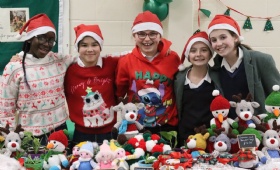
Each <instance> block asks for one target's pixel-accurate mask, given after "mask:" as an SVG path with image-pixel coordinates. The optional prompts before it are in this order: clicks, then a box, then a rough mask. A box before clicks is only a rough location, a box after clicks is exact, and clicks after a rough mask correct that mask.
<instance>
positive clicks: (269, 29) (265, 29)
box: [264, 19, 273, 32]
mask: <svg viewBox="0 0 280 170" xmlns="http://www.w3.org/2000/svg"><path fill="white" fill-rule="evenodd" d="M264 31H267V32H269V31H273V26H272V23H271V21H270V19H267V21H266V23H265V27H264Z"/></svg>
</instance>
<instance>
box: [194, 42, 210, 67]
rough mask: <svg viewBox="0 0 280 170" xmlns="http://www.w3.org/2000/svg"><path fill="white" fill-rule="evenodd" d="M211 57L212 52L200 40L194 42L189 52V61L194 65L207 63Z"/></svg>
mask: <svg viewBox="0 0 280 170" xmlns="http://www.w3.org/2000/svg"><path fill="white" fill-rule="evenodd" d="M211 57H212V53H211V51H210V49H209V47H208V46H207V45H206V44H205V43H203V42H201V41H198V42H196V43H194V44H193V45H192V47H191V49H190V52H189V61H190V62H191V63H192V64H193V65H194V66H204V65H207V64H208V61H209V60H210V59H211Z"/></svg>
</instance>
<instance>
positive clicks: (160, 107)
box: [131, 79, 172, 127]
mask: <svg viewBox="0 0 280 170" xmlns="http://www.w3.org/2000/svg"><path fill="white" fill-rule="evenodd" d="M131 90H132V91H134V92H135V93H136V92H137V89H136V83H135V81H133V83H132V87H131ZM137 93H138V96H139V98H140V101H141V102H142V103H143V104H144V105H145V107H144V108H143V109H140V110H139V111H138V113H139V115H140V116H141V117H140V120H139V122H140V123H141V124H143V126H144V127H154V126H156V125H157V123H158V124H160V123H161V122H163V123H164V122H165V121H167V120H166V119H167V117H166V116H165V115H166V113H165V110H166V108H167V107H168V105H171V104H172V101H171V100H170V101H169V100H168V101H165V102H162V97H163V96H164V93H165V91H164V85H163V84H160V85H159V88H158V89H157V88H156V87H155V86H154V81H153V80H149V79H148V80H147V81H146V84H145V86H144V88H142V89H140V90H139V91H138V92H137Z"/></svg>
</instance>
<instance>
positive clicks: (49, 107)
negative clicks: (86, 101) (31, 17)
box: [0, 52, 75, 136]
mask: <svg viewBox="0 0 280 170" xmlns="http://www.w3.org/2000/svg"><path fill="white" fill-rule="evenodd" d="M19 55H20V56H21V57H22V56H23V52H21V53H19ZM74 60H75V58H74V57H72V56H70V55H67V56H62V55H59V54H56V53H53V52H50V53H49V54H48V55H47V56H46V57H44V58H40V59H37V58H35V57H33V56H32V55H31V54H27V55H26V59H25V68H26V78H27V81H28V84H29V87H30V89H29V88H28V86H27V84H26V83H25V82H24V73H23V68H22V62H10V63H8V64H7V65H6V67H5V69H4V72H3V78H2V79H3V80H2V82H0V83H1V84H0V85H1V86H0V123H1V124H2V125H3V126H5V125H6V123H8V124H10V126H12V127H15V124H16V120H17V119H18V123H19V124H21V125H22V126H23V128H24V129H25V130H27V131H30V132H32V133H33V134H34V135H35V136H39V135H42V134H44V133H48V132H50V131H51V130H52V129H54V128H56V127H58V126H59V125H61V124H62V123H64V122H65V121H66V119H67V118H68V115H67V109H66V106H65V95H64V87H63V85H64V76H65V72H66V70H67V68H68V67H69V65H70V64H71V63H72V62H73V61H74Z"/></svg>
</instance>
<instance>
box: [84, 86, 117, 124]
mask: <svg viewBox="0 0 280 170" xmlns="http://www.w3.org/2000/svg"><path fill="white" fill-rule="evenodd" d="M86 92H87V95H86V96H82V98H83V100H84V107H83V119H84V124H85V126H86V127H101V126H104V125H105V124H108V123H111V122H112V121H113V118H114V110H113V109H112V107H111V108H110V109H109V108H107V107H106V103H105V102H104V100H103V98H102V95H101V94H100V93H99V92H98V91H95V92H93V91H92V88H90V87H87V89H86Z"/></svg>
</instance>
